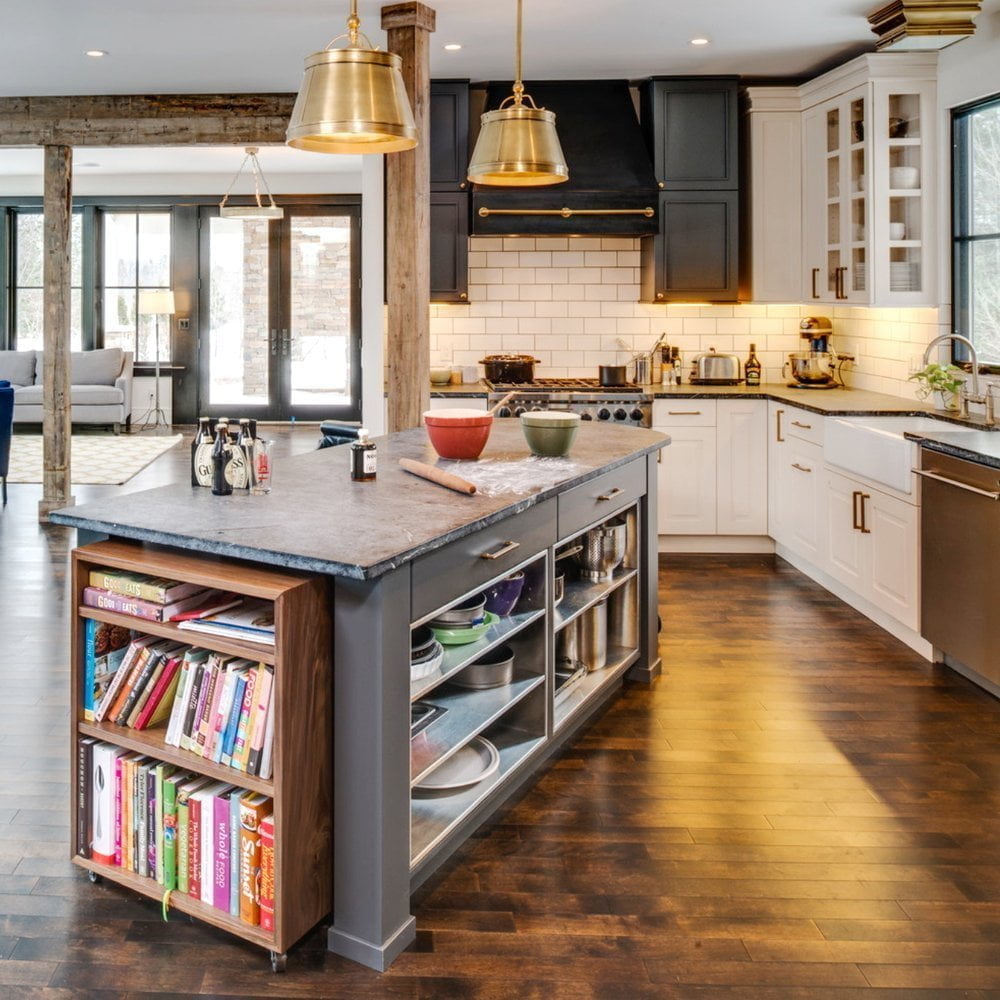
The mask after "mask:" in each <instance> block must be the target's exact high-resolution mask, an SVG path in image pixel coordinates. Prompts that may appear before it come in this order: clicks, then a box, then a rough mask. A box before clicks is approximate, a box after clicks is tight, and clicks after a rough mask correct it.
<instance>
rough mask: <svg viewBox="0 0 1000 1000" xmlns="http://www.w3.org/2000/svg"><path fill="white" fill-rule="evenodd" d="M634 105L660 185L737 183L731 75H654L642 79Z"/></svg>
mask: <svg viewBox="0 0 1000 1000" xmlns="http://www.w3.org/2000/svg"><path fill="white" fill-rule="evenodd" d="M640 105H641V113H642V125H643V131H644V133H645V135H646V142H647V144H648V145H649V151H650V154H651V155H652V157H653V170H654V172H655V173H656V179H657V181H659V183H660V187H661V188H663V189H664V190H666V191H685V190H687V191H707V190H712V189H715V190H732V189H735V188H737V187H738V186H739V117H738V113H739V90H738V78H737V77H735V76H723V77H716V76H683V77H666V78H664V77H655V78H653V79H652V80H649V81H647V82H646V83H645V84H644V86H643V88H642V91H641V98H640Z"/></svg>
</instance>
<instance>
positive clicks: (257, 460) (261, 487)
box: [250, 440, 274, 497]
mask: <svg viewBox="0 0 1000 1000" xmlns="http://www.w3.org/2000/svg"><path fill="white" fill-rule="evenodd" d="M273 446H274V442H273V441H263V440H258V441H255V442H254V448H253V464H252V466H251V468H250V493H251V494H252V495H253V496H256V497H259V496H263V495H264V494H266V493H270V492H271V467H272V464H273Z"/></svg>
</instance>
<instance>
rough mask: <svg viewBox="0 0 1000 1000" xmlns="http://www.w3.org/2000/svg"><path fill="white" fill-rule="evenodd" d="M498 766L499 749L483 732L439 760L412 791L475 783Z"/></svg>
mask: <svg viewBox="0 0 1000 1000" xmlns="http://www.w3.org/2000/svg"><path fill="white" fill-rule="evenodd" d="M499 767H500V751H499V750H497V748H496V747H495V746H494V745H493V744H492V743H490V741H489V740H488V739H486V738H485V737H483V736H476V737H474V738H473V739H471V740H469V742H468V743H466V744H465V746H464V747H462V748H461V749H460V750H456V751H455V752H454V753H453V754H452V755H451V756H450V757H449V758H448V759H447V760H446V761H444V762H443V763H441V764H439V765H438V766H437V767H436V768H434V770H433V771H431V773H430V774H428V775H426V777H424V778H423V780H422V781H420V783H419V784H417V785H414V786H413V790H414V791H415V792H431V793H433V792H454V791H458V790H459V789H462V788H469V787H470V786H472V785H475V784H478V783H479V782H480V781H482V780H483V779H484V778H488V777H489V776H490V775H491V774H495V773H496V772H497V770H498V769H499Z"/></svg>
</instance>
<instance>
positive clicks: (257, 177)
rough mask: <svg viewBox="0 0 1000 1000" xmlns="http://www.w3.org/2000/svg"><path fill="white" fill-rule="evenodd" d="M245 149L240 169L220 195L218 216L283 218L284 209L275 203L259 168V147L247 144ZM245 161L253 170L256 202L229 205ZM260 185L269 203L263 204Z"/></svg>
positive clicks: (224, 217) (230, 217) (231, 217)
mask: <svg viewBox="0 0 1000 1000" xmlns="http://www.w3.org/2000/svg"><path fill="white" fill-rule="evenodd" d="M245 149H246V154H247V155H246V156H244V157H243V162H242V163H241V164H240V169H239V170H237V171H236V176H235V177H234V178H233V179H232V182H231V183H230V185H229V187H228V188H227V189H226V193H225V194H224V195H223V196H222V201H221V202H219V217H220V218H223V219H283V218H284V217H285V210H284V209H283V208H282V207H281V206H280V205H275V203H274V195H273V194H271V189H270V188H269V187H268V186H267V181H266V180H264V171H263V170H261V169H260V162H259V161H258V159H257V153H258V152H260V149H259V147H257V146H247V147H245ZM247 163H249V164H250V169H251V170H252V171H253V193H254V198H255V200H256V202H257V204H256V205H230V204H228V201H229V194H230V192H231V191H232V190H233V187H234V186H235V184H236V182H237V181H238V180H239V179H240V174H242V173H243V168H244V167H245V166H246V165H247ZM262 186H263V188H264V193H265V194H266V195H267V199H268V201H269V202H270V204H269V205H265V204H264V203H263V202H262V201H261V200H260V189H261V187H262Z"/></svg>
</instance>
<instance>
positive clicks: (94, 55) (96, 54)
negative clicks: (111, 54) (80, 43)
mask: <svg viewBox="0 0 1000 1000" xmlns="http://www.w3.org/2000/svg"><path fill="white" fill-rule="evenodd" d="M84 55H86V56H90V58H91V59H103V58H104V57H105V56H106V55H107V52H106V51H105V50H104V49H87V51H86V52H85V53H84Z"/></svg>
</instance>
